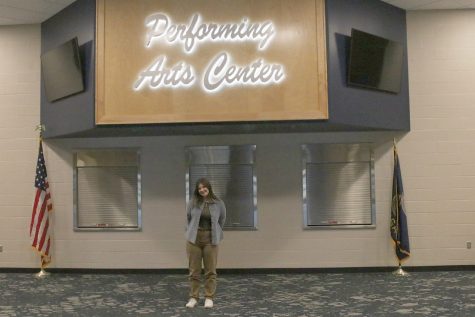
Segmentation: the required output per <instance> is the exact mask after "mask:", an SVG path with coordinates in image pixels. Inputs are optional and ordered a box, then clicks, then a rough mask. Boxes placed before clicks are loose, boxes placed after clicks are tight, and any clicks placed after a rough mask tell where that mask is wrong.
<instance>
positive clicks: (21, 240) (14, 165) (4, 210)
mask: <svg viewBox="0 0 475 317" xmlns="http://www.w3.org/2000/svg"><path fill="white" fill-rule="evenodd" d="M40 45H41V34H40V26H39V25H25V26H0V177H1V181H0V245H2V246H3V252H1V253H0V267H18V266H33V263H34V261H35V259H36V256H35V254H34V253H33V252H32V251H31V247H30V244H29V236H28V229H27V228H28V226H29V221H30V217H31V209H32V205H31V204H32V199H33V197H32V195H33V182H34V176H35V175H34V172H35V168H36V166H35V162H36V156H37V155H38V134H37V133H36V132H35V126H36V125H38V124H39V121H40V120H39V117H40V109H39V103H40V59H39V57H40ZM37 263H38V262H37Z"/></svg>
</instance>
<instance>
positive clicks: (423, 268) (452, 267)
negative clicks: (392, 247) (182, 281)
mask: <svg viewBox="0 0 475 317" xmlns="http://www.w3.org/2000/svg"><path fill="white" fill-rule="evenodd" d="M396 268H397V267H338V268H248V269H218V274H315V273H377V272H393V271H394V270H395V269H396ZM403 268H404V270H405V271H407V272H430V271H475V265H443V266H404V267H403ZM39 270H40V269H39V268H0V273H38V272H39ZM45 271H47V272H51V273H63V274H187V273H188V270H187V269H184V268H181V269H81V268H49V269H46V270H45Z"/></svg>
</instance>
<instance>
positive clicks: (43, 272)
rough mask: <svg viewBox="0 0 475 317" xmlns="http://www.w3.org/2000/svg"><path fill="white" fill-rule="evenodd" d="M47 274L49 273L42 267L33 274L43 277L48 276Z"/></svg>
mask: <svg viewBox="0 0 475 317" xmlns="http://www.w3.org/2000/svg"><path fill="white" fill-rule="evenodd" d="M48 275H49V273H48V272H46V271H45V270H43V269H41V271H40V272H39V273H36V274H35V276H36V277H37V278H43V277H45V276H48Z"/></svg>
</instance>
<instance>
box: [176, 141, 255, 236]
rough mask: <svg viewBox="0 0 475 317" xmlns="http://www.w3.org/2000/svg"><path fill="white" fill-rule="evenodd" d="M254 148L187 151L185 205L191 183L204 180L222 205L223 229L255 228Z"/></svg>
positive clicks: (209, 147) (215, 148)
mask: <svg viewBox="0 0 475 317" xmlns="http://www.w3.org/2000/svg"><path fill="white" fill-rule="evenodd" d="M255 149H256V146H255V145H232V146H231V145H228V146H193V147H187V148H186V149H185V152H186V160H187V173H186V178H185V183H186V201H187V202H188V201H189V200H190V199H191V197H192V196H193V191H194V188H195V183H196V181H197V180H198V179H199V178H202V177H205V178H207V179H208V180H209V181H210V183H211V185H212V187H213V191H214V193H215V194H216V195H217V196H218V197H219V198H220V199H222V200H223V201H224V203H225V204H226V223H225V229H235V230H255V229H256V228H257V180H256V176H255V173H254V152H255Z"/></svg>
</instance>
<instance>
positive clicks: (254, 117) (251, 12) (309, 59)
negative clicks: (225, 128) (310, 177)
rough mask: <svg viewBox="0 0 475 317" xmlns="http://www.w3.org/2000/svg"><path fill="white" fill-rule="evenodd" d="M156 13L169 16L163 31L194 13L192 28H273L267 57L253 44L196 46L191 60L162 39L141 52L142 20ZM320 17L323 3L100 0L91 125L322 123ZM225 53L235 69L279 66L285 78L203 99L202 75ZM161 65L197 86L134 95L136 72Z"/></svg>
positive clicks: (146, 86)
mask: <svg viewBox="0 0 475 317" xmlns="http://www.w3.org/2000/svg"><path fill="white" fill-rule="evenodd" d="M158 12H160V13H164V14H166V15H167V16H168V18H169V24H168V26H170V25H172V24H177V25H179V24H184V25H189V24H190V23H191V19H192V17H193V15H194V14H195V13H199V14H200V16H201V22H200V23H197V24H196V27H199V25H200V24H207V25H210V24H211V23H215V24H218V25H223V24H225V23H236V24H238V25H240V24H241V23H242V22H243V19H244V18H247V22H246V23H247V24H246V23H244V25H245V26H246V25H247V26H248V25H249V24H252V23H261V25H262V24H263V23H265V21H269V20H270V21H272V27H273V30H274V32H275V35H274V37H273V38H272V39H271V40H269V41H268V45H267V47H266V49H265V50H260V49H259V48H258V45H259V44H258V43H257V42H255V41H234V42H229V41H226V42H224V41H214V42H210V41H208V42H198V41H197V43H198V44H197V45H196V47H195V50H194V51H193V52H192V53H190V52H186V51H185V49H184V46H183V45H182V44H181V43H173V44H170V43H168V42H166V41H165V40H164V37H163V36H162V37H157V38H156V39H155V40H153V41H152V42H151V44H150V46H149V47H146V43H147V32H149V30H151V27H148V26H146V24H145V21H146V18H147V17H148V16H150V15H151V14H153V13H158ZM324 14H325V9H324V0H299V1H293V0H259V1H253V0H178V1H177V0H162V1H156V0H137V1H130V0H98V1H97V24H96V26H97V46H96V49H97V52H96V58H97V63H96V67H97V69H96V123H97V124H137V123H175V122H221V121H266V120H314V119H327V118H328V101H327V100H328V97H327V73H326V44H325V16H324ZM268 26H269V25H268ZM195 30H196V29H195ZM172 31H173V30H172ZM223 52H226V53H225V54H226V56H227V57H228V58H230V59H232V63H233V64H236V65H240V66H246V65H250V64H252V63H253V62H254V61H256V60H258V59H262V60H263V61H265V63H268V64H275V65H282V67H283V70H281V71H280V72H281V73H284V74H285V78H284V79H283V80H281V81H280V82H278V83H272V84H268V85H255V86H249V85H246V84H240V85H237V86H232V87H223V88H222V89H221V90H219V91H213V92H211V93H210V92H207V91H205V90H204V88H203V85H202V81H203V77H204V74H205V73H206V71H207V70H208V69H209V67H210V65H209V64H210V62H211V61H212V60H214V58H215V57H216V56H218V55H219V54H221V53H223ZM159 57H162V58H163V57H165V58H166V67H168V68H171V67H173V66H174V65H177V64H178V63H184V64H182V65H191V67H193V69H194V77H195V81H194V83H193V84H192V85H189V86H188V87H179V88H172V87H159V88H152V87H151V85H150V81H149V80H148V79H150V78H148V79H147V80H145V81H144V82H143V85H142V86H141V89H140V90H136V89H134V86H135V85H136V83H137V82H138V81H139V79H140V76H141V72H142V71H144V70H145V69H147V68H149V67H150V66H151V65H152V64H153V63H154V61H156V60H157V59H158V58H159ZM259 69H262V66H261V67H260V68H259Z"/></svg>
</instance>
